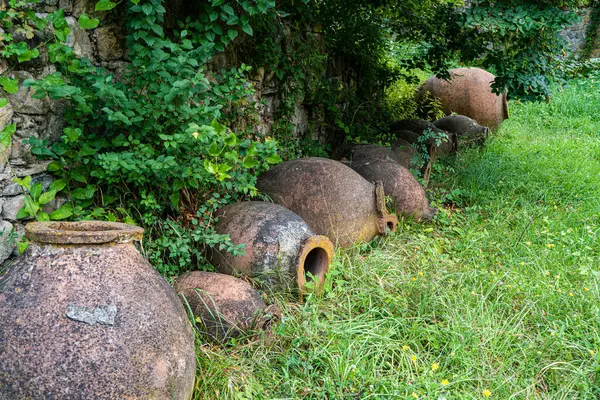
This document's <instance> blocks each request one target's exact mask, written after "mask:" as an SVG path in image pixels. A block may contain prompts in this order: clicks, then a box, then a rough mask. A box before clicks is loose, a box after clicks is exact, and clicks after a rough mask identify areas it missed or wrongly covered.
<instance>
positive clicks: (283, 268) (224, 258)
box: [207, 201, 334, 292]
mask: <svg viewBox="0 0 600 400" xmlns="http://www.w3.org/2000/svg"><path fill="white" fill-rule="evenodd" d="M215 216H216V217H217V218H218V219H219V221H218V222H217V223H216V224H215V229H216V231H217V232H218V233H220V234H229V235H230V237H231V240H232V242H233V243H234V244H244V245H245V252H246V254H245V255H242V256H233V255H232V254H230V253H227V252H224V251H218V250H217V249H211V250H209V251H208V253H207V258H208V260H209V261H210V262H211V263H212V264H213V265H214V266H216V267H217V268H218V270H219V272H222V273H224V274H229V275H231V274H241V275H246V276H250V277H253V278H257V279H258V280H260V281H261V282H262V283H263V284H265V285H266V286H267V287H270V288H271V289H283V290H291V291H297V290H300V292H303V291H304V288H305V285H306V282H307V281H308V280H310V279H315V281H314V284H316V285H317V286H319V285H320V284H321V283H322V282H323V280H324V277H325V274H326V273H327V271H328V270H329V264H331V259H332V258H333V253H334V247H333V243H331V241H330V240H329V239H328V238H327V237H326V236H322V235H317V234H315V233H314V232H313V231H312V230H311V229H310V228H309V226H308V225H307V224H306V222H304V221H303V220H302V218H300V217H299V216H298V215H296V214H295V213H294V212H292V211H290V210H288V209H286V208H284V207H282V206H280V205H277V204H273V203H267V202H264V201H248V202H242V203H236V204H230V205H227V206H225V207H223V208H221V209H219V210H218V211H217V213H216V214H215Z"/></svg>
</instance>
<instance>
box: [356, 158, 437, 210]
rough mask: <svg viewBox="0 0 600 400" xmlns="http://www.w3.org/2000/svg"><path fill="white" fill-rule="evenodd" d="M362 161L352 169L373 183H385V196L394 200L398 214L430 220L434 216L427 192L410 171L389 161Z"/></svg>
mask: <svg viewBox="0 0 600 400" xmlns="http://www.w3.org/2000/svg"><path fill="white" fill-rule="evenodd" d="M362 161H363V162H362V163H354V162H353V163H352V168H353V169H354V170H355V171H356V172H358V173H359V174H360V175H361V176H363V177H364V178H365V179H367V180H369V181H371V182H375V181H381V182H383V188H384V190H385V194H386V196H390V197H391V198H392V200H393V202H394V206H395V208H396V213H397V214H402V215H408V216H412V217H414V218H415V219H430V218H431V217H432V216H433V214H434V213H435V210H434V209H432V208H431V207H429V204H428V203H427V197H426V196H425V190H424V189H423V187H422V186H421V184H420V183H419V182H417V180H416V179H415V178H414V177H413V176H412V174H411V173H410V171H409V170H408V169H406V168H405V167H403V166H401V165H400V164H398V163H395V162H392V161H389V160H381V159H373V160H372V161H366V160H362Z"/></svg>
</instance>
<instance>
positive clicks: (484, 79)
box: [418, 68, 509, 130]
mask: <svg viewBox="0 0 600 400" xmlns="http://www.w3.org/2000/svg"><path fill="white" fill-rule="evenodd" d="M448 72H449V73H450V79H449V80H444V79H439V78H436V77H432V78H430V79H429V80H428V81H427V82H425V83H424V84H423V85H422V86H421V87H420V88H419V91H418V97H422V96H423V95H424V94H425V92H430V93H431V95H432V96H433V97H435V98H438V99H439V100H440V102H441V104H442V107H443V108H444V114H446V115H451V114H452V113H456V114H459V115H466V116H467V117H470V118H473V119H474V120H475V121H477V122H478V123H479V124H481V125H483V126H487V127H489V128H490V129H493V130H495V129H497V128H498V127H499V126H500V124H501V123H502V121H504V120H505V119H508V115H509V113H508V102H507V93H506V92H504V93H502V94H496V93H493V92H492V86H491V84H492V82H493V81H494V80H495V79H496V77H495V76H494V75H492V74H491V73H489V72H487V71H485V70H483V69H481V68H456V69H451V70H450V71H448Z"/></svg>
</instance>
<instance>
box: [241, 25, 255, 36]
mask: <svg viewBox="0 0 600 400" xmlns="http://www.w3.org/2000/svg"><path fill="white" fill-rule="evenodd" d="M242 31H244V32H245V33H246V34H248V35H250V36H252V35H253V34H254V32H253V31H252V27H251V26H250V25H249V24H245V25H242Z"/></svg>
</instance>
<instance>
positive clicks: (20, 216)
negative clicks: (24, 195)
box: [16, 206, 30, 219]
mask: <svg viewBox="0 0 600 400" xmlns="http://www.w3.org/2000/svg"><path fill="white" fill-rule="evenodd" d="M29 216H30V215H29V212H28V211H27V208H26V207H25V206H23V207H21V208H19V211H17V216H16V218H17V219H24V218H28V217H29Z"/></svg>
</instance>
